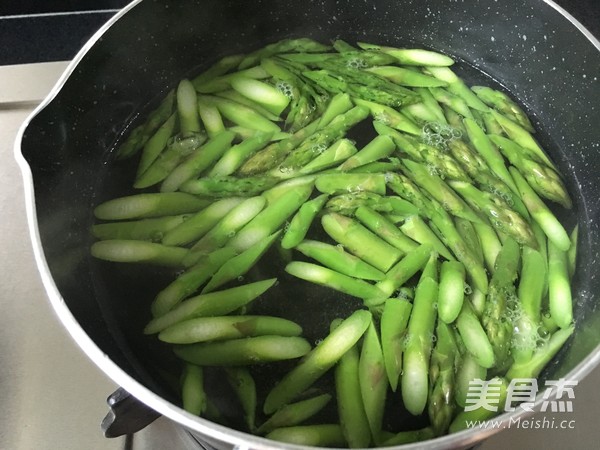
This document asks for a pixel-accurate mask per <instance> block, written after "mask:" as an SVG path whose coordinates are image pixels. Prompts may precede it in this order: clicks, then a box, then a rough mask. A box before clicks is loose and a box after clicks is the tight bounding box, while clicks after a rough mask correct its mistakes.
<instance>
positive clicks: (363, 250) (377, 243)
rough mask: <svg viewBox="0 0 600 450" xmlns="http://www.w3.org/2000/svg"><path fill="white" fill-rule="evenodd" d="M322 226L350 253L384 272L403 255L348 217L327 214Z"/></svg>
mask: <svg viewBox="0 0 600 450" xmlns="http://www.w3.org/2000/svg"><path fill="white" fill-rule="evenodd" d="M321 224H322V225H323V229H324V230H325V232H326V233H327V234H329V236H331V237H332V238H333V239H334V240H335V241H336V242H338V243H339V244H341V245H343V246H344V247H345V248H347V249H348V251H349V252H350V253H352V254H354V255H356V256H358V257H359V258H361V259H362V260H364V261H365V262H367V263H368V264H371V265H372V266H373V267H375V268H377V269H379V270H381V271H383V272H387V271H388V270H389V269H390V268H391V267H392V265H394V263H395V262H396V261H397V260H398V259H399V258H400V256H401V255H402V253H401V252H400V250H398V249H396V248H395V247H392V246H391V245H390V244H388V243H387V242H385V241H384V240H383V239H381V238H380V237H378V236H377V235H375V234H373V233H372V232H370V231H369V230H368V229H367V228H365V227H363V226H362V225H361V224H359V223H358V222H356V221H355V220H353V219H350V218H348V217H345V216H342V215H340V214H337V213H327V214H325V215H324V216H323V217H322V218H321Z"/></svg>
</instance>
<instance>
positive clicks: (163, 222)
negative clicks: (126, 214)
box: [92, 214, 191, 244]
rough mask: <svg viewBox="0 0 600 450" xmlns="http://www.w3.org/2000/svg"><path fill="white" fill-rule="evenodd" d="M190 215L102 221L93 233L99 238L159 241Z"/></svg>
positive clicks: (96, 225)
mask: <svg viewBox="0 0 600 450" xmlns="http://www.w3.org/2000/svg"><path fill="white" fill-rule="evenodd" d="M190 217H191V215H190V214H179V215H177V216H165V217H157V218H153V219H142V220H132V221H127V222H111V223H100V224H95V225H93V226H92V234H93V235H94V236H95V237H96V238H98V239H127V240H140V241H153V242H159V241H161V239H162V238H163V236H164V235H165V234H167V233H168V232H169V231H170V230H172V229H174V228H177V227H178V226H179V225H181V224H182V223H184V222H186V221H187V220H188V219H189V218H190ZM163 244H164V242H163Z"/></svg>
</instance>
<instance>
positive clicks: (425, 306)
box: [401, 254, 438, 415]
mask: <svg viewBox="0 0 600 450" xmlns="http://www.w3.org/2000/svg"><path fill="white" fill-rule="evenodd" d="M437 280H438V274H437V255H435V254H434V255H432V256H431V258H430V259H429V262H428V265H427V267H426V268H425V270H424V271H423V274H422V275H421V278H420V279H419V284H418V285H417V289H416V291H415V300H414V304H413V309H412V313H411V316H410V319H409V322H408V335H407V338H406V346H405V348H404V355H403V368H404V373H403V375H402V381H401V386H402V400H403V402H404V406H405V407H406V409H407V410H408V411H409V412H410V413H411V414H413V415H419V414H421V413H422V412H423V411H424V409H425V406H426V405H427V398H428V395H429V358H430V355H431V347H432V336H433V333H434V327H435V319H436V315H437V314H436V308H435V304H436V303H437V297H438V281H437Z"/></svg>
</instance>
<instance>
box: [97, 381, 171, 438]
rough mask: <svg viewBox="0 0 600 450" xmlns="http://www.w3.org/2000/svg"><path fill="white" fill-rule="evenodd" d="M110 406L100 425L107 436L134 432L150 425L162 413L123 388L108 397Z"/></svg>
mask: <svg viewBox="0 0 600 450" xmlns="http://www.w3.org/2000/svg"><path fill="white" fill-rule="evenodd" d="M106 403H108V406H109V408H110V411H108V414H106V416H105V417H104V419H103V420H102V424H101V425H100V427H101V428H102V432H103V433H104V436H105V437H107V438H114V437H120V436H124V435H127V434H134V433H136V432H138V431H140V430H141V429H143V428H145V427H146V426H148V425H150V424H151V423H152V422H154V421H155V420H156V419H158V418H159V417H160V414H159V413H157V412H156V411H154V410H153V409H152V408H149V407H148V406H146V405H145V404H144V403H142V402H140V401H139V400H138V399H136V398H135V397H133V396H132V395H131V394H130V393H129V392H127V391H126V390H125V389H123V388H119V389H117V390H116V391H115V392H113V393H112V394H110V395H109V396H108V398H107V399H106Z"/></svg>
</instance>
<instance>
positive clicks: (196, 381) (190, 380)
mask: <svg viewBox="0 0 600 450" xmlns="http://www.w3.org/2000/svg"><path fill="white" fill-rule="evenodd" d="M181 378H182V379H181V400H182V403H183V405H182V406H183V409H185V410H186V411H187V412H189V413H191V414H194V415H196V416H200V415H201V414H202V413H203V412H204V411H205V410H206V393H205V392H204V373H203V371H202V367H198V366H195V365H193V364H186V365H185V368H184V369H183V375H182V377H181Z"/></svg>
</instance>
